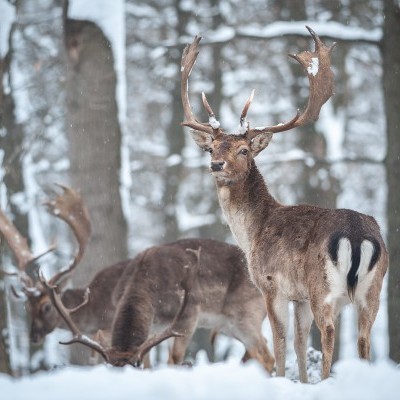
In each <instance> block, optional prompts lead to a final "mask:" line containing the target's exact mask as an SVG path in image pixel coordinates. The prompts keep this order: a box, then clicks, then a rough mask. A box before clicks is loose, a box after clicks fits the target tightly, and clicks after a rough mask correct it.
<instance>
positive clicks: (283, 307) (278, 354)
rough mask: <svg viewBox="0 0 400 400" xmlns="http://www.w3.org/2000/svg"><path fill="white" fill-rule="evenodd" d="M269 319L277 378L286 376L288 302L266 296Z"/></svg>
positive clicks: (277, 297)
mask: <svg viewBox="0 0 400 400" xmlns="http://www.w3.org/2000/svg"><path fill="white" fill-rule="evenodd" d="M265 302H266V305H267V312H268V319H269V322H270V324H271V329H272V337H273V341H274V353H275V360H276V376H285V364H286V334H287V327H288V304H289V303H288V301H287V300H286V299H284V298H282V297H279V296H274V297H272V296H271V297H269V296H268V295H267V296H266V300H265Z"/></svg>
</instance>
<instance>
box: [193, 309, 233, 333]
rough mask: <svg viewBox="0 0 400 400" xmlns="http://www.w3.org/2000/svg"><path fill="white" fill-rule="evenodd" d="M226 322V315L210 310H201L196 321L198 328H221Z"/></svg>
mask: <svg viewBox="0 0 400 400" xmlns="http://www.w3.org/2000/svg"><path fill="white" fill-rule="evenodd" d="M225 324H226V317H225V316H224V315H221V314H216V313H211V312H201V313H200V315H199V320H198V323H197V327H198V328H206V329H221V328H222V327H223V326H224V325H225Z"/></svg>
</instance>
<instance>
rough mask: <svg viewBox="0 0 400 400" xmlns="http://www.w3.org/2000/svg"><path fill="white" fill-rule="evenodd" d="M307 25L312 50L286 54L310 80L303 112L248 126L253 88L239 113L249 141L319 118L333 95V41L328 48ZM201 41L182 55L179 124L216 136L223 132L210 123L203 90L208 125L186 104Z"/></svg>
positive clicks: (211, 116)
mask: <svg viewBox="0 0 400 400" xmlns="http://www.w3.org/2000/svg"><path fill="white" fill-rule="evenodd" d="M306 28H307V29H308V31H309V32H310V34H311V36H312V38H313V40H314V43H315V50H314V51H313V52H310V51H303V52H301V53H300V54H296V55H293V54H289V56H290V57H292V58H293V59H295V60H296V61H298V62H299V63H300V64H301V65H302V66H303V68H304V69H305V71H306V72H307V76H308V79H309V82H310V95H309V99H308V104H307V107H306V109H305V110H304V111H303V112H297V114H296V115H295V117H294V118H292V119H291V120H290V121H288V122H285V123H281V124H277V125H272V126H264V127H258V128H253V129H250V127H249V125H248V123H247V121H246V118H247V112H248V110H249V107H250V104H251V102H252V100H253V95H254V91H253V92H252V93H251V95H250V97H249V99H248V100H247V102H246V104H245V106H244V108H243V111H242V113H241V116H240V133H241V134H245V135H246V136H247V137H248V138H249V139H250V140H251V139H253V138H254V137H256V136H257V135H260V134H262V133H266V132H270V133H277V132H283V131H288V130H290V129H293V128H296V127H299V126H302V125H305V124H307V123H309V122H312V121H316V120H317V119H318V116H319V112H320V110H321V107H322V106H323V104H324V103H325V102H326V101H327V100H328V99H329V98H330V97H331V96H332V95H333V91H334V79H333V78H334V77H333V72H332V70H331V61H330V54H331V52H332V50H333V48H334V47H335V45H336V43H333V44H332V45H331V46H330V47H328V46H326V45H325V44H324V43H323V42H322V40H321V39H320V38H319V36H318V35H317V34H316V33H315V32H314V31H313V30H312V29H311V28H310V27H308V26H306ZM200 40H201V38H200V37H198V36H196V37H195V39H194V40H193V42H192V43H191V44H190V45H187V46H186V48H185V50H184V52H183V55H182V65H181V73H182V77H181V81H182V87H181V95H182V103H183V109H184V114H185V122H183V123H182V125H184V126H188V127H190V128H192V129H194V130H197V131H201V132H207V133H210V134H212V135H213V137H214V138H215V137H216V136H218V135H220V134H222V133H223V132H222V130H221V129H220V127H219V123H218V122H217V123H216V124H215V125H214V124H213V122H214V121H216V119H215V115H214V112H213V111H212V109H211V107H210V105H209V103H208V101H207V98H206V96H205V95H204V93H203V95H202V98H203V104H204V107H205V109H206V111H207V113H208V115H209V123H208V124H207V123H202V122H198V120H197V119H196V118H195V116H194V115H193V113H192V110H191V106H190V103H189V94H188V78H189V75H190V73H191V71H192V68H193V65H194V64H195V62H196V58H197V55H198V54H199V49H198V47H199V43H200Z"/></svg>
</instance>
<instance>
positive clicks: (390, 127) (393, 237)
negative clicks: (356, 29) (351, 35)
mask: <svg viewBox="0 0 400 400" xmlns="http://www.w3.org/2000/svg"><path fill="white" fill-rule="evenodd" d="M384 16H385V18H384V26H383V43H382V57H383V89H384V98H385V107H386V126H387V128H386V129H387V156H386V170H387V182H388V204H387V219H388V247H389V254H390V268H389V279H388V314H389V315H388V320H389V356H390V358H392V359H393V360H394V361H395V362H397V363H399V362H400V265H399V264H400V261H399V260H400V248H399V243H400V190H399V187H400V186H399V184H400V137H399V129H400V113H399V110H400V46H399V43H398V42H399V37H400V6H399V2H398V1H396V0H385V1H384Z"/></svg>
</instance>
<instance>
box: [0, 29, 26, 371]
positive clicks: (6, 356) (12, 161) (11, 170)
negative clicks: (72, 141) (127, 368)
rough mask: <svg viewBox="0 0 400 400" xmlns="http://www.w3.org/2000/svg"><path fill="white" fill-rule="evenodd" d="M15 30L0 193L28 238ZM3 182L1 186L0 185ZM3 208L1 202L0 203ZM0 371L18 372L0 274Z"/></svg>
mask: <svg viewBox="0 0 400 400" xmlns="http://www.w3.org/2000/svg"><path fill="white" fill-rule="evenodd" d="M14 30H15V23H14V24H13V26H12V28H11V30H10V33H9V44H10V46H9V51H8V53H7V54H6V55H5V56H4V58H3V59H0V132H1V131H3V132H4V133H3V132H1V134H0V149H2V150H3V164H2V165H1V168H2V169H3V171H2V174H4V175H3V176H2V178H3V182H0V193H1V192H3V191H4V190H5V191H6V195H7V202H8V206H9V208H10V212H11V214H12V215H13V224H14V225H15V226H16V228H17V229H18V231H19V232H20V233H21V234H22V235H23V236H24V237H26V238H29V229H28V218H27V215H26V213H22V212H21V210H20V208H19V207H18V206H17V205H16V204H15V202H13V199H12V197H13V195H16V194H19V193H24V191H25V185H24V180H23V173H22V163H21V159H22V148H23V140H24V132H23V129H22V126H21V125H20V124H17V122H16V119H15V102H14V98H13V91H12V87H11V84H10V82H11V80H10V65H11V57H12V47H11V43H12V41H11V38H12V35H13V32H14ZM6 80H7V81H8V84H9V85H10V87H11V90H10V91H8V92H6V91H5V90H4V86H3V84H4V82H5V81H6ZM3 184H4V186H3ZM0 205H1V207H5V204H0ZM0 236H1V235H0ZM2 239H3V238H2V237H0V265H2V266H3V265H4V264H3V263H4V262H5V257H4V253H5V252H6V251H7V250H6V249H5V248H4V247H5V242H4V241H3V240H2ZM0 278H1V279H0V372H4V373H8V374H11V373H12V372H15V373H16V374H19V372H20V371H12V368H11V364H10V348H9V346H8V344H7V342H8V343H9V338H7V336H9V335H10V326H9V324H8V317H7V313H8V307H7V299H6V296H7V290H6V282H5V280H6V279H5V278H4V277H1V276H0ZM23 307H24V306H23V305H20V306H19V307H18V308H19V310H20V311H22V308H23ZM25 317H26V315H25V313H24V312H22V313H19V314H18V318H25ZM17 334H19V335H24V334H25V335H27V332H18V333H17ZM24 368H26V369H28V368H29V366H28V365H25V366H24Z"/></svg>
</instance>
